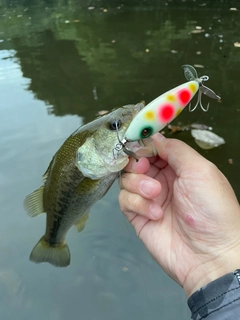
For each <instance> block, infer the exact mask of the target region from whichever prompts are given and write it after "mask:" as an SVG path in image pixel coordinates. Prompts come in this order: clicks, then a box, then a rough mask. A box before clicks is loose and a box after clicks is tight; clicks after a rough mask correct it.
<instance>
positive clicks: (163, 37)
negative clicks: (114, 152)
mask: <svg viewBox="0 0 240 320" xmlns="http://www.w3.org/2000/svg"><path fill="white" fill-rule="evenodd" d="M230 8H237V9H238V10H233V9H231V10H230ZM239 10H240V6H239V1H220V0H218V1H213V0H208V1H204V0H202V1H198V0H196V1H190V0H186V1H177V0H172V1H167V0H165V1H161V0H159V1H127V0H126V1H118V0H116V1H110V0H109V1H83V0H82V1H74V0H73V1H68V0H65V1H64V0H62V1H49V0H48V1H34V0H31V1H30V0H28V1H7V0H5V1H4V0H0V137H1V138H0V204H1V211H0V217H1V223H0V318H1V319H8V320H12V319H18V320H21V319H25V320H26V319H35V320H38V319H41V320H42V319H46V320H62V319H82V320H94V319H96V320H101V319H104V320H110V319H111V320H120V319H121V320H122V319H131V320H135V319H136V320H142V319H143V320H145V319H151V320H155V319H176V318H177V319H189V318H190V315H189V311H188V308H187V305H186V297H185V295H184V293H183V291H182V289H181V288H179V286H178V285H177V284H175V283H174V282H173V281H172V280H170V279H169V278H168V277H167V276H166V275H165V274H164V273H163V272H162V271H161V270H160V268H159V267H158V265H157V264H156V263H155V262H154V261H153V260H152V258H151V257H150V256H149V254H148V253H147V251H146V250H145V248H144V246H143V245H142V243H141V242H140V241H139V239H138V238H137V237H136V236H135V233H134V232H133V230H132V228H131V227H130V226H129V225H128V224H127V222H126V221H125V218H124V217H123V215H122V214H121V212H120V210H119V208H118V202H117V195H118V186H117V184H115V185H114V186H113V187H112V188H111V190H110V191H109V192H108V194H107V195H106V196H105V198H104V199H102V200H101V201H99V202H98V204H97V206H94V207H93V209H92V210H91V215H90V219H89V221H88V224H87V226H86V228H85V230H84V231H83V232H82V233H81V234H77V232H76V231H75V229H74V228H72V229H71V230H70V232H69V233H68V236H67V241H68V244H69V247H70V249H71V253H72V262H71V265H70V267H68V268H63V269H58V268H54V267H52V266H50V265H48V264H41V265H36V264H33V263H30V262H29V260H28V256H29V253H30V251H31V249H32V247H33V246H34V245H35V243H36V242H37V241H38V239H39V238H40V236H42V234H43V232H44V229H45V218H44V215H43V216H40V217H38V218H34V219H30V218H29V217H28V216H27V215H26V213H25V212H24V210H23V206H22V203H23V199H24V197H25V196H26V195H27V194H28V193H30V192H31V191H33V190H34V189H36V188H38V187H39V186H40V184H41V175H42V174H43V173H44V172H45V169H46V167H47V165H48V163H49V161H50V160H51V158H52V156H53V154H54V153H55V152H56V150H57V149H58V148H59V147H60V145H61V144H62V142H63V141H64V140H65V139H66V138H67V137H68V135H69V134H70V133H71V132H73V131H74V130H75V129H76V128H77V127H78V126H79V125H81V124H82V123H86V122H89V121H91V120H93V119H94V117H95V115H96V113H97V112H98V111H100V110H103V109H106V110H111V109H113V108H115V107H118V106H121V105H124V104H129V103H137V102H139V101H141V100H145V101H146V102H149V101H150V100H152V99H153V98H155V97H156V96H158V95H160V94H161V93H163V92H165V91H167V90H169V89H170V88H173V87H175V86H177V85H179V84H181V83H183V82H185V79H184V76H183V72H182V69H181V66H182V65H183V64H192V65H200V66H198V67H196V68H197V70H198V73H199V75H203V74H207V75H209V77H210V80H209V81H208V83H206V85H207V86H209V87H210V88H212V89H213V90H214V91H216V93H217V94H219V95H220V96H221V97H222V101H221V103H218V102H216V101H214V100H211V101H210V103H211V105H210V110H209V112H207V113H203V112H202V111H201V110H197V111H196V112H194V113H189V112H188V111H187V110H185V111H184V112H183V113H182V114H181V115H180V116H179V117H178V118H177V119H176V120H175V121H174V124H178V123H179V122H181V123H182V124H190V123H193V122H195V123H204V124H206V125H209V126H211V127H213V131H214V132H215V133H216V134H218V135H220V136H221V137H223V138H224V139H225V140H226V144H225V145H222V146H221V147H218V148H215V149H212V150H208V151H204V150H201V149H200V148H199V147H198V146H197V145H196V144H195V142H194V141H193V138H192V137H191V135H190V133H189V132H184V133H180V134H178V135H177V136H175V137H177V138H179V139H182V140H184V141H186V142H187V143H188V144H190V145H191V146H193V147H194V148H196V150H198V151H199V152H201V153H202V154H203V155H204V156H205V157H206V158H208V159H210V160H211V161H213V162H214V163H215V164H216V165H217V166H218V167H219V168H220V169H221V170H222V171H223V172H224V174H225V175H226V176H227V178H228V179H229V181H230V182H231V184H232V186H233V188H234V190H235V192H236V194H237V196H238V199H240V184H239V180H240V179H239V178H240V174H239V168H240V151H239V150H240V148H239V137H240V134H239V125H240V102H239V101H240V89H239V88H240V48H239V47H237V46H236V42H240V14H239V12H240V11H239ZM196 27H197V28H196ZM199 27H201V29H200V28H199ZM234 44H235V45H234ZM203 101H204V103H207V102H208V98H204V100H203ZM166 135H167V136H169V133H168V132H167V131H166ZM229 159H232V161H231V160H230V162H232V163H229Z"/></svg>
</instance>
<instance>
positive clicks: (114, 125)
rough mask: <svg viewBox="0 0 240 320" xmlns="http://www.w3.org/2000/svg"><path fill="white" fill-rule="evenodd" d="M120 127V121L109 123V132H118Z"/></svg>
mask: <svg viewBox="0 0 240 320" xmlns="http://www.w3.org/2000/svg"><path fill="white" fill-rule="evenodd" d="M121 126H122V121H121V120H114V121H111V122H109V129H110V130H114V131H116V130H119V129H120V128H121Z"/></svg>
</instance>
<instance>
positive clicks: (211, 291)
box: [188, 269, 240, 320]
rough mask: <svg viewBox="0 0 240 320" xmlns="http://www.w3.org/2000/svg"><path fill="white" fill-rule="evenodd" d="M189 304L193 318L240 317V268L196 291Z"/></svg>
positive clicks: (218, 318) (221, 319) (210, 319)
mask: <svg viewBox="0 0 240 320" xmlns="http://www.w3.org/2000/svg"><path fill="white" fill-rule="evenodd" d="M188 306H189V308H190V310H191V313H192V319H193V320H201V319H207V320H226V319H228V320H231V319H234V320H237V319H240V269H238V270H236V271H235V272H233V273H228V274H226V275H224V276H223V277H221V278H219V279H217V280H214V281H212V282H210V283H209V284H207V285H206V286H204V287H202V288H201V289H199V290H198V291H196V292H194V293H193V294H192V295H191V296H190V297H189V299H188Z"/></svg>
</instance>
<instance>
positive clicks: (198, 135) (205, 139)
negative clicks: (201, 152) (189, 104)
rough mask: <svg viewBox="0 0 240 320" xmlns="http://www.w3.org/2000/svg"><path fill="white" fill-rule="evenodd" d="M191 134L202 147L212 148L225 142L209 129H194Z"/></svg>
mask: <svg viewBox="0 0 240 320" xmlns="http://www.w3.org/2000/svg"><path fill="white" fill-rule="evenodd" d="M191 134H192V136H193V138H195V142H196V144H197V145H198V146H199V147H200V148H202V149H205V150H207V149H212V148H215V147H218V146H220V145H221V144H224V143H225V140H224V139H223V138H221V137H219V136H218V135H216V134H215V133H213V132H211V131H208V130H197V129H192V130H191Z"/></svg>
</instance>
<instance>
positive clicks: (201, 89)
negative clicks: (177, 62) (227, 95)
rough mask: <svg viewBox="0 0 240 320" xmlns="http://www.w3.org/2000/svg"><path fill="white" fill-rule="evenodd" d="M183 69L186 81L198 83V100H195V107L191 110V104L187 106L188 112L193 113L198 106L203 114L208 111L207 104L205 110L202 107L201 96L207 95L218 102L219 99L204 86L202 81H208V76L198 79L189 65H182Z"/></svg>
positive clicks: (195, 72) (194, 70)
mask: <svg viewBox="0 0 240 320" xmlns="http://www.w3.org/2000/svg"><path fill="white" fill-rule="evenodd" d="M183 69H184V75H185V77H186V79H187V80H195V81H197V82H198V83H199V91H198V99H197V103H196V105H195V106H194V107H193V108H192V109H191V103H190V104H189V111H190V112H193V111H194V110H195V109H196V108H197V107H198V105H200V107H201V109H202V110H203V111H204V112H207V111H208V109H209V103H208V105H207V107H206V108H204V106H203V105H202V94H205V95H207V96H208V97H210V98H213V99H218V100H220V99H221V97H219V96H218V95H217V94H216V93H215V92H214V91H213V90H211V89H210V88H208V87H206V86H204V84H203V82H204V81H208V79H209V77H208V76H201V77H200V78H198V74H197V71H196V69H195V68H194V67H193V66H190V65H187V64H186V65H183Z"/></svg>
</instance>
